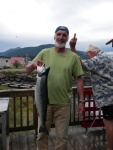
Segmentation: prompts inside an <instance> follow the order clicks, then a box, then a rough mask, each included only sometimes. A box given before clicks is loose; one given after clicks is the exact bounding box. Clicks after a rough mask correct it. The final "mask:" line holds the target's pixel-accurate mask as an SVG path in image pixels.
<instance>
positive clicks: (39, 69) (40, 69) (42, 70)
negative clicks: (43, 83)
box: [37, 64, 50, 77]
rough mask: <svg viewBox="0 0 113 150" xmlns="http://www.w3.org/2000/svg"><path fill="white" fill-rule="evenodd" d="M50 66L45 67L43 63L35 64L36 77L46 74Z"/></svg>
mask: <svg viewBox="0 0 113 150" xmlns="http://www.w3.org/2000/svg"><path fill="white" fill-rule="evenodd" d="M49 69H50V67H46V66H45V64H43V65H42V66H37V77H40V76H42V75H43V74H46V73H48V72H49Z"/></svg>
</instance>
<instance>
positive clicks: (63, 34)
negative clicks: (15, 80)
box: [26, 26, 84, 150]
mask: <svg viewBox="0 0 113 150" xmlns="http://www.w3.org/2000/svg"><path fill="white" fill-rule="evenodd" d="M68 38H69V30H68V28H67V27H65V26H59V27H57V28H56V30H55V35H54V40H55V46H54V47H52V48H48V49H43V50H42V51H41V52H40V53H39V54H38V55H37V56H36V57H35V58H34V60H33V61H32V63H31V64H29V65H27V66H26V72H31V71H33V70H34V69H36V68H37V65H39V66H40V65H42V63H44V64H45V66H46V67H50V71H49V74H48V99H49V104H48V107H47V116H46V126H47V129H48V130H49V129H50V126H51V121H52V120H53V121H54V123H55V128H56V145H55V149H56V150H67V141H68V128H69V120H70V102H71V86H72V79H73V77H75V80H76V84H77V90H78V93H79V97H80V101H81V103H79V106H78V113H79V115H82V114H83V111H84V94H83V80H82V78H81V75H82V74H83V70H82V67H81V62H80V59H79V57H78V56H77V55H76V54H75V53H73V52H71V51H70V50H68V49H66V48H65V45H66V43H67V41H68ZM38 118H39V119H38V124H40V116H39V117H38ZM37 149H38V150H47V149H48V135H46V134H45V133H38V138H37Z"/></svg>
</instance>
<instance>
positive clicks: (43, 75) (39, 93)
mask: <svg viewBox="0 0 113 150" xmlns="http://www.w3.org/2000/svg"><path fill="white" fill-rule="evenodd" d="M49 70H50V67H45V65H43V66H41V67H37V82H36V88H35V102H36V107H37V111H38V115H39V117H40V121H41V125H40V127H39V133H41V132H45V133H46V134H48V135H49V132H48V130H47V127H46V125H45V122H46V114H47V104H48V103H49V100H48V90H47V77H48V73H49Z"/></svg>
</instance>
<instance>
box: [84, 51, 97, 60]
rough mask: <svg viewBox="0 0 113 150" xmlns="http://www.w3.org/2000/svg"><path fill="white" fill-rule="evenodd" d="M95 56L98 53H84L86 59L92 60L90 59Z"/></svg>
mask: <svg viewBox="0 0 113 150" xmlns="http://www.w3.org/2000/svg"><path fill="white" fill-rule="evenodd" d="M97 54H98V52H90V51H88V52H87V53H86V56H87V57H88V58H92V57H94V56H96V55H97Z"/></svg>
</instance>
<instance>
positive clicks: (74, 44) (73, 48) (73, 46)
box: [69, 33, 77, 52]
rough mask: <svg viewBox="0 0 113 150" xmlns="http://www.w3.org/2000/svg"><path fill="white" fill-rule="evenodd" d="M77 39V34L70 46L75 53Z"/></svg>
mask: <svg viewBox="0 0 113 150" xmlns="http://www.w3.org/2000/svg"><path fill="white" fill-rule="evenodd" d="M76 42H77V38H76V33H75V34H74V37H73V38H72V39H71V40H70V42H69V45H70V48H71V50H72V51H73V52H75V50H76V49H75V46H76Z"/></svg>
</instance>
